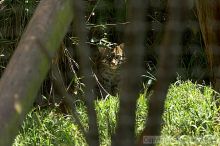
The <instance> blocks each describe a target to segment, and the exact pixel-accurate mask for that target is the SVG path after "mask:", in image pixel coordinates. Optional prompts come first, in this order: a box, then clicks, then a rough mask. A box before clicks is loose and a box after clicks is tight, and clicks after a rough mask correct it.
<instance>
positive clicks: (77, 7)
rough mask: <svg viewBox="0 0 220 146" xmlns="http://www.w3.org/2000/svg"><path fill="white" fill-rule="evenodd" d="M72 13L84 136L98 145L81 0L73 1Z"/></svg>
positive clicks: (90, 70) (91, 144) (83, 5)
mask: <svg viewBox="0 0 220 146" xmlns="http://www.w3.org/2000/svg"><path fill="white" fill-rule="evenodd" d="M74 14H75V16H76V17H75V19H74V20H75V25H76V26H77V29H76V33H77V35H78V37H79V40H80V41H79V46H78V53H79V60H80V62H79V64H80V71H81V75H82V77H83V78H84V81H83V82H84V83H85V90H84V95H83V96H84V97H83V98H84V100H85V103H86V107H87V114H88V120H89V131H88V134H87V136H86V140H87V143H88V144H89V145H90V146H99V145H100V144H99V133H98V125H97V114H96V111H95V104H94V101H95V95H94V94H93V93H92V90H94V87H95V80H94V78H93V77H92V69H91V64H90V62H91V61H90V59H89V57H90V54H91V53H90V49H89V47H88V45H87V44H86V41H87V35H88V33H87V31H86V24H85V4H84V2H83V1H77V0H76V1H74Z"/></svg>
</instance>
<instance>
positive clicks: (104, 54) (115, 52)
mask: <svg viewBox="0 0 220 146" xmlns="http://www.w3.org/2000/svg"><path fill="white" fill-rule="evenodd" d="M99 53H100V54H101V59H103V60H102V62H105V63H108V64H109V65H110V66H118V65H120V64H122V63H123V62H124V60H125V55H124V43H122V44H120V45H118V46H116V47H114V48H111V49H109V48H104V47H100V48H99Z"/></svg>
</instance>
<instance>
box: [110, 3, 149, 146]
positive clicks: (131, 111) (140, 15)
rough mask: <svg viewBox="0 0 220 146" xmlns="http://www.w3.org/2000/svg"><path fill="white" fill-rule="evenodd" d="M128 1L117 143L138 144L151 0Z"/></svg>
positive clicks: (115, 138) (114, 142) (126, 145)
mask: <svg viewBox="0 0 220 146" xmlns="http://www.w3.org/2000/svg"><path fill="white" fill-rule="evenodd" d="M127 2H128V21H130V24H129V25H128V26H127V28H126V29H125V40H126V41H125V56H126V57H127V60H126V63H125V66H124V69H123V70H122V73H121V74H122V75H123V76H122V85H121V91H120V104H119V113H118V120H117V124H118V126H117V129H116V134H115V135H114V138H113V142H112V145H113V146H119V145H120V146H134V144H135V117H136V116H135V112H136V101H137V97H138V96H139V92H140V85H141V82H140V76H141V73H142V68H141V62H142V61H143V52H144V38H145V28H146V24H145V23H144V22H145V21H144V14H145V13H144V12H145V8H146V7H147V3H148V2H147V1H145V0H135V1H127Z"/></svg>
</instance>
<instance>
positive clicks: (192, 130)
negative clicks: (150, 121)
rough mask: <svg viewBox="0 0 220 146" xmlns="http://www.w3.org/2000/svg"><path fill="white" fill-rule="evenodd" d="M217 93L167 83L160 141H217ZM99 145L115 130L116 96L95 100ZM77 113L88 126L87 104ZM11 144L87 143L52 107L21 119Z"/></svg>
mask: <svg viewBox="0 0 220 146" xmlns="http://www.w3.org/2000/svg"><path fill="white" fill-rule="evenodd" d="M217 96H219V94H218V93H216V92H215V91H214V90H212V89H211V88H210V87H207V86H202V85H199V84H193V83H192V82H191V81H186V82H183V81H177V82H176V83H174V84H173V85H171V86H170V89H169V93H168V95H167V100H166V104H165V113H164V115H163V119H164V124H163V130H162V137H161V141H160V142H161V143H160V144H159V145H183V144H185V145H199V144H200V145H207V144H208V145H210V144H212V145H213V144H218V142H219V140H220V139H219V138H220V135H219V131H220V125H219V118H218V113H219V109H218V107H217V106H216V102H217V100H216V99H215V97H217ZM147 103H148V100H146V96H145V95H143V94H141V95H140V97H139V99H138V102H137V114H136V135H139V134H140V132H141V131H142V130H143V129H144V126H145V122H146V115H147V112H146V111H147ZM95 105H96V111H97V117H98V127H99V134H100V140H101V145H110V143H111V135H112V134H113V133H114V131H115V127H116V125H117V124H116V120H117V116H116V114H117V112H118V107H119V101H118V98H117V97H109V98H108V99H106V100H99V101H96V104H95ZM76 108H77V114H78V115H79V118H80V121H81V122H82V124H83V126H84V128H85V130H88V117H87V114H86V107H85V105H84V104H83V103H82V102H81V101H80V102H79V103H77V104H76ZM14 145H19V146H20V145H86V144H85V139H84V138H83V135H82V133H81V132H80V130H79V128H78V126H77V125H76V124H75V122H74V120H73V121H72V118H71V116H63V115H62V114H59V113H57V112H56V111H55V110H54V109H53V110H51V109H49V110H43V111H34V112H31V113H30V114H29V115H28V116H27V118H26V120H25V122H24V123H23V126H22V129H21V131H20V134H19V135H18V136H17V138H16V140H15V143H14Z"/></svg>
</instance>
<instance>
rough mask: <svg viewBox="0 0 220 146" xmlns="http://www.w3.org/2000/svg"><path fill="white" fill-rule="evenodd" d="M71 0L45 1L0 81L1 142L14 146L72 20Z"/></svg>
mask: <svg viewBox="0 0 220 146" xmlns="http://www.w3.org/2000/svg"><path fill="white" fill-rule="evenodd" d="M72 8H73V7H72V0H42V1H41V2H40V4H39V6H38V8H37V9H36V12H35V13H34V16H33V17H32V19H31V21H30V23H29V25H28V27H27V29H26V31H25V33H24V34H23V36H22V38H21V40H20V43H19V45H18V47H17V49H16V50H15V52H14V55H13V56H12V58H11V60H10V62H9V64H8V66H7V68H6V70H5V72H4V74H3V75H2V78H1V80H0V101H1V102H0V145H11V144H12V142H13V140H14V138H15V136H16V134H17V133H18V130H19V127H20V125H21V124H22V121H23V120H24V118H25V116H26V114H27V113H28V111H29V110H30V108H31V106H32V103H33V102H34V100H35V96H36V94H37V91H38V89H39V88H40V85H41V83H42V82H43V80H44V78H45V77H46V75H47V72H48V70H49V68H50V62H51V59H52V57H53V56H54V55H55V52H56V51H57V50H58V48H59V45H60V43H61V41H62V39H63V37H64V35H65V33H66V30H67V28H68V26H69V24H70V22H71V20H72V17H73V13H72V12H73V10H72Z"/></svg>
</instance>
